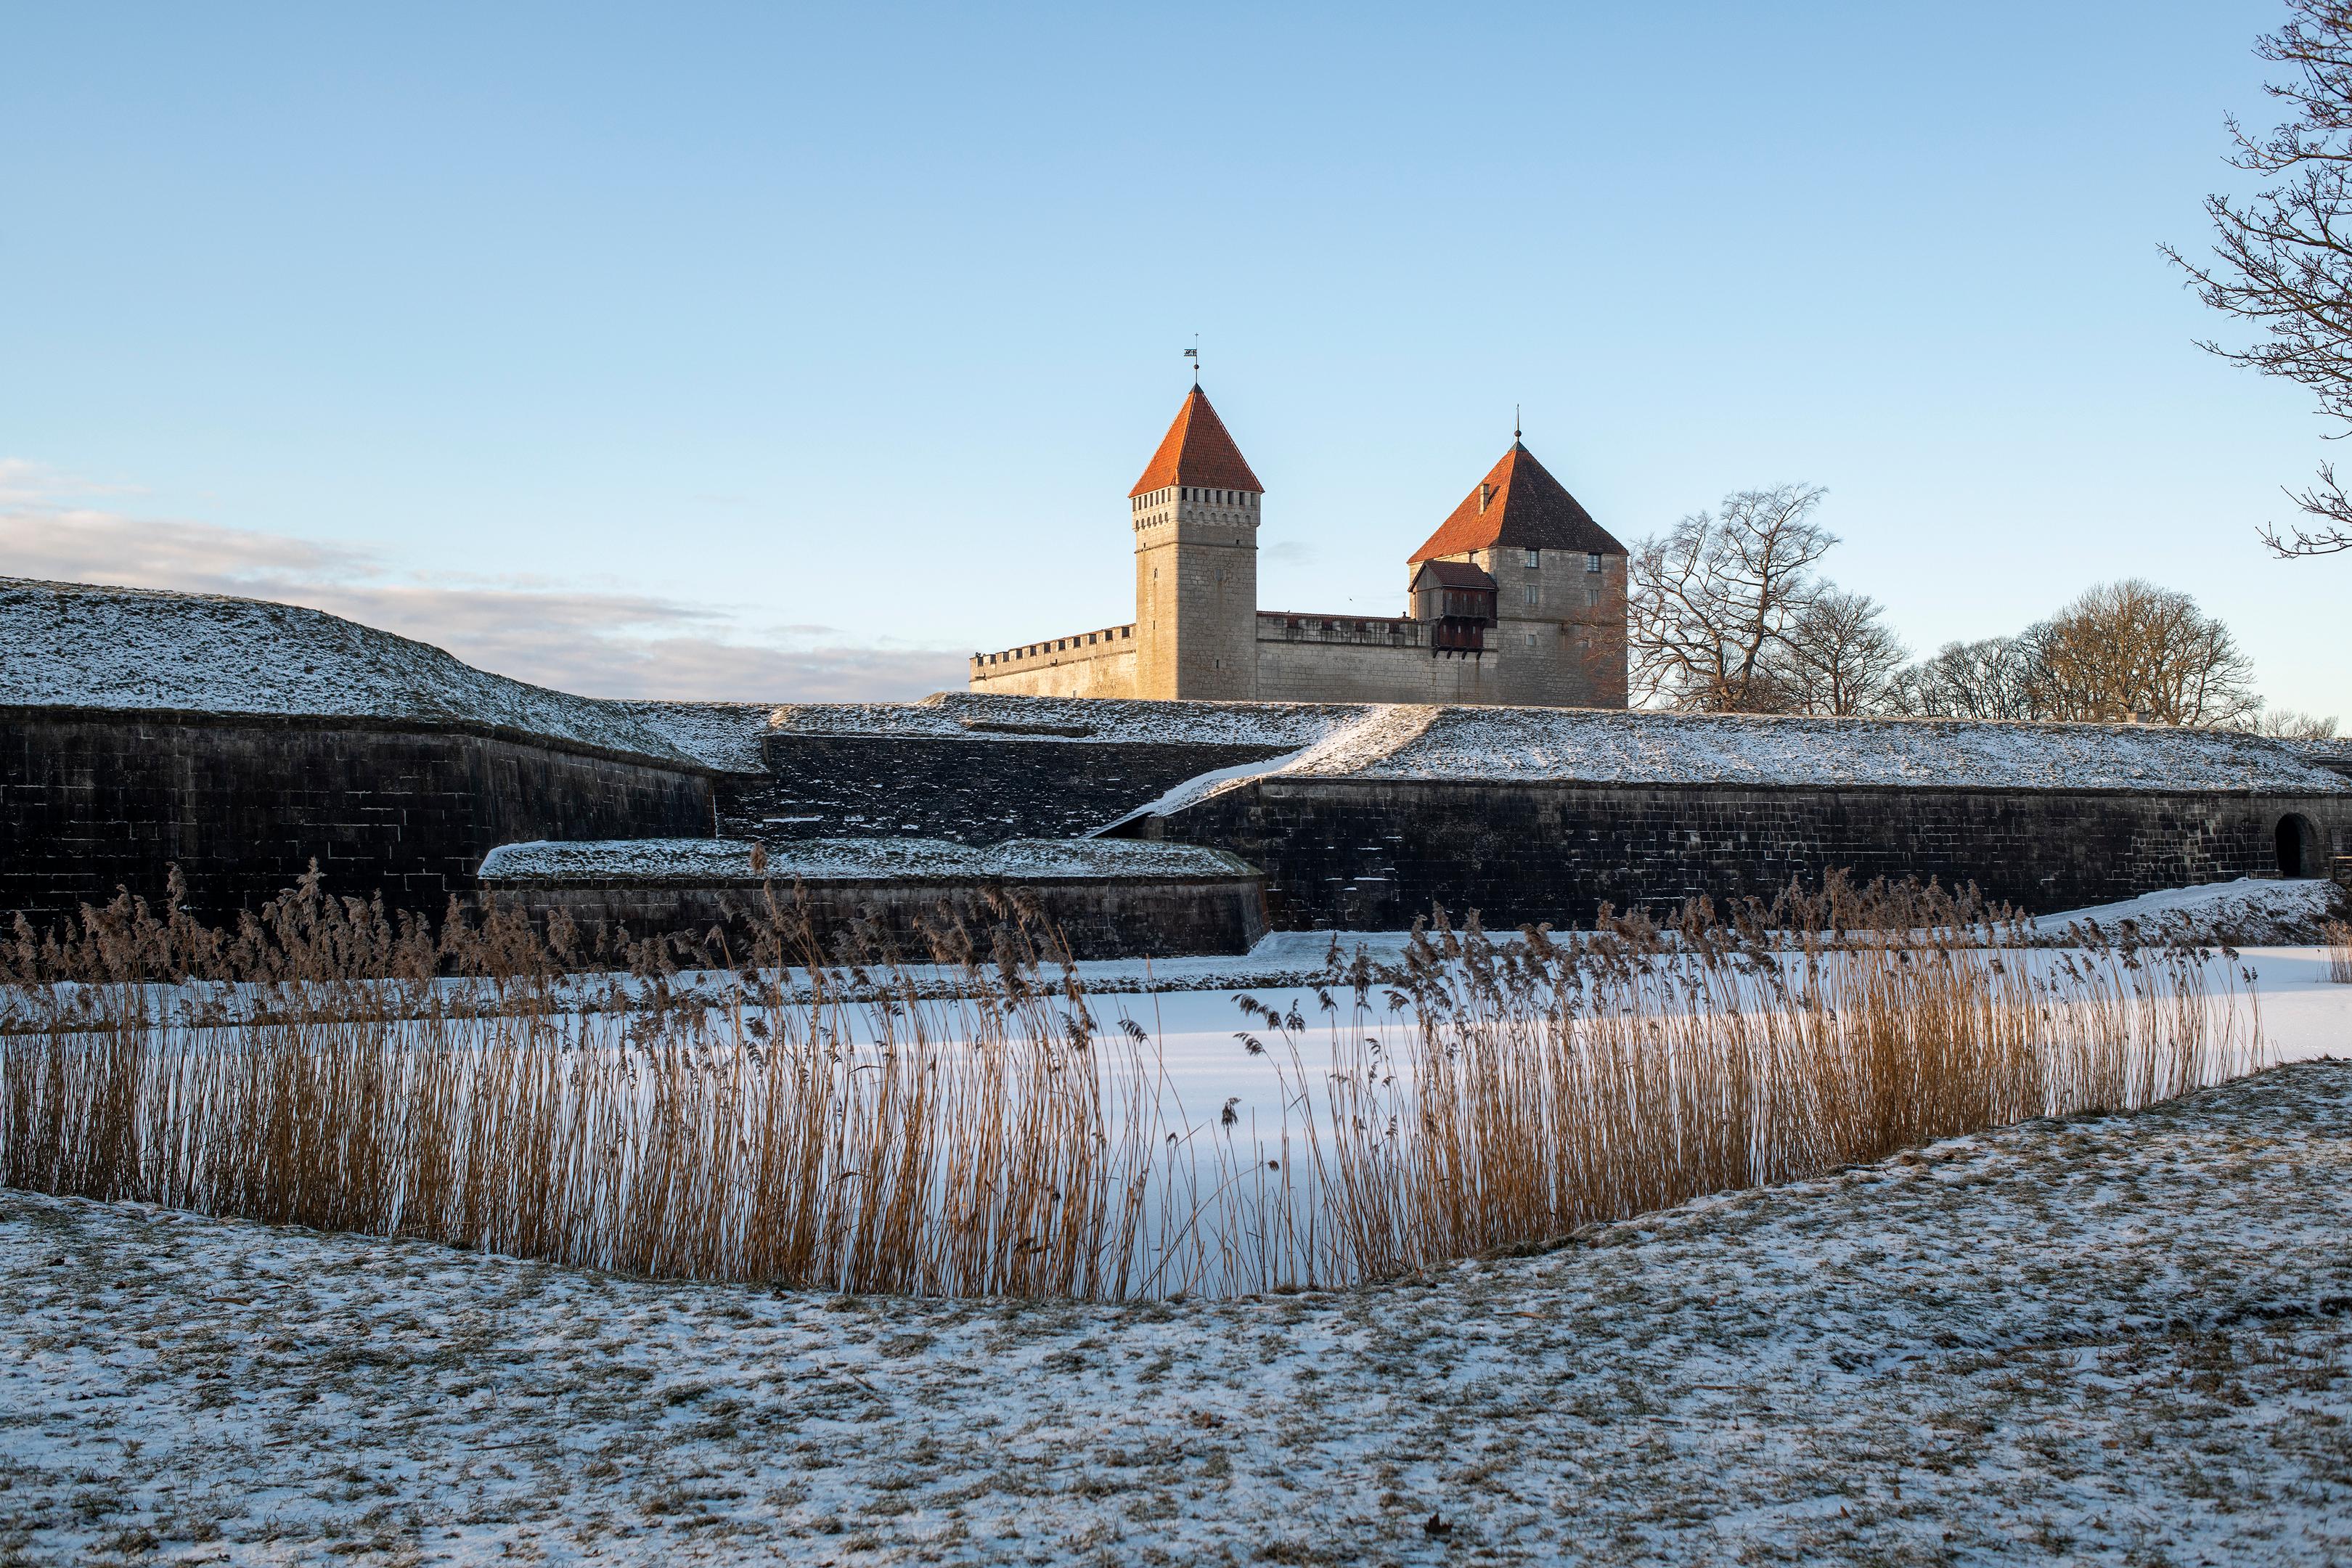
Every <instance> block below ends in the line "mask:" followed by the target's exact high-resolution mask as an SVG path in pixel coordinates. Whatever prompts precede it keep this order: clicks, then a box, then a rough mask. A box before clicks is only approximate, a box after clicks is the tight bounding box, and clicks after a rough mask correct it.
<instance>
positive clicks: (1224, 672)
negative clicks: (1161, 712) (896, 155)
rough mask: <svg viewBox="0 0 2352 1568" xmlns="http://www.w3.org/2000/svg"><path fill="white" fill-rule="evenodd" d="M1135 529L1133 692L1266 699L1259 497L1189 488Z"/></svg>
mask: <svg viewBox="0 0 2352 1568" xmlns="http://www.w3.org/2000/svg"><path fill="white" fill-rule="evenodd" d="M1178 492H1179V493H1178V494H1177V495H1176V497H1175V498H1174V499H1172V500H1169V501H1168V502H1167V503H1166V504H1165V505H1164V506H1162V507H1160V508H1158V509H1156V510H1145V511H1140V512H1139V513H1138V515H1137V518H1136V522H1135V641H1136V667H1135V679H1136V687H1135V692H1134V694H1135V695H1136V696H1138V697H1150V698H1206V699H1210V700H1220V699H1223V700H1242V701H1246V700H1250V699H1252V698H1255V697H1256V696H1257V694H1258V692H1257V655H1256V647H1255V642H1256V634H1255V621H1256V617H1257V518H1258V509H1257V505H1256V502H1257V499H1258V498H1256V497H1255V496H1251V495H1247V494H1245V493H1244V492H1239V491H1233V492H1226V491H1208V492H1204V493H1205V494H1206V495H1210V496H1227V495H1230V496H1231V497H1232V498H1233V499H1232V500H1230V501H1212V500H1196V499H1193V496H1192V493H1190V491H1189V490H1188V489H1187V488H1186V487H1178Z"/></svg>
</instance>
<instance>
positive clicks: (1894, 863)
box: [1137, 778, 2352, 931]
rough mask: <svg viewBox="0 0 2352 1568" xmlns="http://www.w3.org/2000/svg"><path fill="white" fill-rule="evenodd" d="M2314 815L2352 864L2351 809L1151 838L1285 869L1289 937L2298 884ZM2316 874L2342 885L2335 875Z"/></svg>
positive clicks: (1807, 806)
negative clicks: (2296, 827) (1866, 884)
mask: <svg viewBox="0 0 2352 1568" xmlns="http://www.w3.org/2000/svg"><path fill="white" fill-rule="evenodd" d="M2290 813H2294V814H2300V815H2302V816H2305V817H2306V818H2307V819H2308V820H2309V821H2311V822H2312V823H2313V824H2314V826H2315V827H2316V828H2317V829H2318V831H2319V832H2321V833H2322V834H2324V835H2327V836H2330V837H2332V839H2333V841H2334V843H2335V845H2336V846H2337V847H2338V848H2339V851H2340V850H2341V848H2343V847H2347V846H2352V805H2347V801H2346V799H2345V798H2344V797H2342V796H2338V795H2309V796H2297V795H2214V794H2179V795H2171V794H2138V793H2126V792H2112V793H2070V792H2063V791H2031V792H2028V791H2011V790H1966V789H1959V790H1946V789H1927V788H1918V787H1912V786H1897V787H1887V786H1881V787H1875V788H1845V789H1808V788H1775V789H1759V788H1727V787H1721V786H1712V785H1706V784H1683V785H1648V786H1642V785H1592V784H1496V783H1448V782H1444V781H1440V780H1364V779H1313V780H1295V781H1294V780H1290V779H1282V778H1269V779H1265V780H1262V781H1258V782H1255V783H1253V784H1246V785H1244V786H1242V787H1240V788H1236V789H1234V790H1231V791H1228V792H1226V793H1224V794H1222V795H1214V796H1213V797H1211V798H1209V799H1207V800H1204V801H1202V802H1201V803H1199V804H1198V805H1193V806H1191V807H1188V808H1187V809H1185V810H1182V811H1180V812H1177V813H1174V814H1173V815H1171V816H1167V817H1164V818H1156V819H1148V820H1147V821H1146V822H1143V823H1139V824H1138V825H1137V830H1138V831H1139V832H1144V833H1149V834H1157V835H1159V836H1161V837H1165V838H1167V839H1169V840H1172V841H1178V842H1182V843H1188V844H1200V845H1207V846H1213V847H1217V848H1221V849H1225V850H1229V851H1231V852H1232V853H1234V854H1235V855H1238V856H1240V857H1242V858H1244V859H1245V860H1248V861H1251V862H1252V863H1254V864H1255V865H1257V866H1259V867H1261V868H1264V870H1265V873H1266V901H1267V906H1268V910H1269V913H1270V918H1271V920H1272V921H1273V924H1274V927H1275V929H1276V930H1279V931H1300V930H1320V929H1323V928H1325V927H1330V928H1336V929H1340V930H1360V931H1383V930H1394V929H1396V928H1398V927H1400V926H1405V925H1410V924H1411V923H1412V921H1413V919H1414V918H1415V917H1416V916H1419V915H1424V914H1427V913H1428V912H1429V910H1430V908H1431V906H1432V905H1433V904H1442V905H1444V906H1445V907H1446V908H1447V909H1448V910H1451V911H1452V912H1453V913H1454V916H1455V918H1457V919H1458V918H1460V917H1461V915H1462V914H1463V913H1464V912H1465V911H1467V910H1474V909H1475V910H1478V911H1479V912H1480V914H1481V916H1482V917H1483V918H1484V919H1485V920H1486V921H1487V922H1488V923H1489V924H1490V925H1493V926H1496V927H1498V928H1508V927H1515V926H1517V925H1521V924H1525V923H1529V922H1538V921H1551V922H1552V923H1554V924H1555V925H1562V926H1565V925H1571V924H1589V923H1590V922H1591V920H1592V918H1593V916H1594V915H1595V914H1596V913H1597V912H1598V911H1599V909H1600V906H1601V904H1602V903H1604V902H1605V903H1610V904H1613V905H1615V906H1616V907H1617V908H1619V909H1621V910H1622V909H1627V908H1637V907H1647V908H1650V909H1653V910H1655V909H1658V908H1660V907H1662V906H1671V905H1673V904H1675V903H1678V902H1679V901H1680V900H1683V899H1685V898H1688V897H1691V896H1693V895H1696V894H1702V893H1704V894H1707V895H1710V896H1712V897H1715V898H1717V899H1723V898H1727V897H1734V896H1738V895H1741V894H1749V893H1753V894H1757V895H1760V896H1765V897H1769V896H1770V894H1771V893H1772V892H1774V891H1775V890H1776V889H1779V888H1781V887H1783V886H1785V885H1786V884H1787V883H1788V882H1789V880H1790V879H1791V878H1795V879H1801V880H1803V881H1805V882H1808V883H1811V884H1815V885H1818V884H1819V882H1820V880H1821V879H1822V876H1823V875H1824V874H1825V873H1827V872H1828V871H1829V870H1831V869H1832V868H1846V869H1847V870H1849V871H1850V872H1852V873H1853V875H1855V876H1857V877H1861V878H1865V879H1867V878H1871V877H1882V876H1883V877H1889V878H1902V877H1919V878H1923V879H1924V878H1927V877H1937V878H1940V879H1942V880H1943V881H1944V882H1945V884H1946V885H1948V886H1949V885H1953V884H1958V883H1967V882H1974V883H1975V884H1977V885H1978V886H1979V888H1980V889H1983V890H1984V892H1985V893H1986V894H1987V895H1989V896H1990V897H1992V898H1996V899H2000V900H2006V901H2008V902H2011V903H2014V904H2017V905H2020V906H2021V907H2023V908H2024V909H2026V910H2031V911H2035V912H2047V911H2050V910H2065V909H2078V908H2082V907H2084V906H2085V905H2090V904H2098V903H2105V902H2109V901H2113V900H2120V899H2126V898H2130V897H2133V896H2136V895H2137V894H2140V893H2144V892H2147V891H2150V890H2153V889H2158V888H2176V887H2182V886H2186V885H2189V884H2192V883H2198V882H2211V881H2221V880H2225V879H2230V878H2232V877H2245V876H2266V875H2274V874H2276V871H2277V868H2278V861H2277V849H2276V837H2275V835H2276V831H2277V826H2278V823H2279V820H2280V818H2281V817H2282V816H2286V815H2288V814H2290ZM2308 874H2311V875H2325V874H2326V873H2325V869H2324V868H2315V869H2313V870H2311V871H2310V872H2309V873H2308Z"/></svg>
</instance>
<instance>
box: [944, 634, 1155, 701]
mask: <svg viewBox="0 0 2352 1568" xmlns="http://www.w3.org/2000/svg"><path fill="white" fill-rule="evenodd" d="M1056 640H1057V641H1059V640H1064V639H1056ZM968 684H969V686H970V689H971V690H974V691H994V692H1001V693H1003V694H1004V695H1006V696H1011V697H1109V698H1129V697H1133V696H1134V695H1135V643H1134V640H1133V638H1132V637H1129V638H1128V639H1126V640H1124V641H1121V642H1119V643H1117V644H1097V645H1095V646H1093V647H1087V646H1085V645H1083V644H1082V645H1080V646H1079V647H1074V648H1069V649H1055V650H1053V651H1049V652H1046V653H1041V654H1035V655H1032V656H1031V657H1029V658H1025V659H1022V660H1019V661H1017V662H1010V663H1007V664H1005V665H1001V666H987V665H982V664H980V663H978V662H977V661H975V662H974V664H973V666H972V669H971V680H970V682H969V683H968Z"/></svg>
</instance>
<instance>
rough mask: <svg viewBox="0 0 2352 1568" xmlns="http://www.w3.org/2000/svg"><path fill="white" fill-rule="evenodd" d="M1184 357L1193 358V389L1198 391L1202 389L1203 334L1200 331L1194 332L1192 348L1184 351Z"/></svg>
mask: <svg viewBox="0 0 2352 1568" xmlns="http://www.w3.org/2000/svg"><path fill="white" fill-rule="evenodd" d="M1184 357H1185V358H1186V359H1188V360H1191V361H1192V390H1194V391H1195V392H1198V391H1199V390H1200V389H1201V334H1200V333H1198V332H1194V333H1193V334H1192V347H1191V348H1189V349H1186V350H1185V351H1184Z"/></svg>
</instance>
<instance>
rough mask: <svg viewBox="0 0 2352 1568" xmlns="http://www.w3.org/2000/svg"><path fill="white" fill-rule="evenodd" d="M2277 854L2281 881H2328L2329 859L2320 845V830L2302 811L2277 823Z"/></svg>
mask: <svg viewBox="0 0 2352 1568" xmlns="http://www.w3.org/2000/svg"><path fill="white" fill-rule="evenodd" d="M2272 839H2273V845H2274V846H2275V847H2276V848H2277V851H2278V874H2279V875H2280V876H2282V877H2325V876H2326V875H2327V856H2326V851H2325V850H2324V849H2323V848H2322V847H2321V846H2320V842H2319V829H2318V828H2316V827H2315V826H2312V821H2311V818H2309V817H2307V816H2304V815H2303V814H2302V813H2301V812H2299V811H2290V812H2288V813H2287V814H2286V815H2285V816H2282V817H2280V818H2279V820H2278V828H2277V830H2276V832H2275V833H2273V836H2272Z"/></svg>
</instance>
